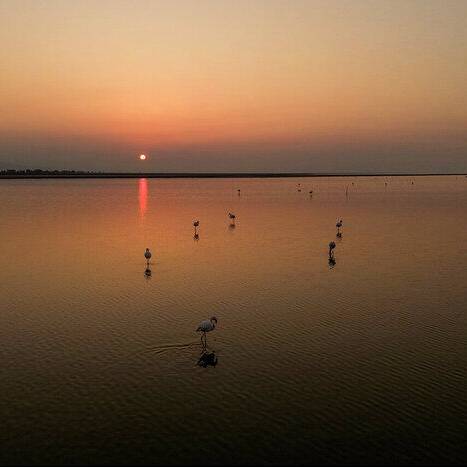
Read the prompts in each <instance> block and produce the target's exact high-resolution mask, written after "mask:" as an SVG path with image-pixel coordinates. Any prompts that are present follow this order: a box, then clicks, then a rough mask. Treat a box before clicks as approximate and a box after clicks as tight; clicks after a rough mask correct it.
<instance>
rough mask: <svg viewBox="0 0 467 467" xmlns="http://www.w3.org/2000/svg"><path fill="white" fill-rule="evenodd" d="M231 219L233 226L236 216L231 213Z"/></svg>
mask: <svg viewBox="0 0 467 467" xmlns="http://www.w3.org/2000/svg"><path fill="white" fill-rule="evenodd" d="M229 218H230V221H231V222H232V225H235V214H233V213H232V212H229Z"/></svg>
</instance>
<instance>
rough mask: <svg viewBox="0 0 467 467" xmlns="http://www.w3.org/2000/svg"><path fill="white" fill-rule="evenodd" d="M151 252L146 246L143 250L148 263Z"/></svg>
mask: <svg viewBox="0 0 467 467" xmlns="http://www.w3.org/2000/svg"><path fill="white" fill-rule="evenodd" d="M151 256H152V255H151V252H150V251H149V248H146V251H145V252H144V257H145V258H146V262H147V263H148V264H149V260H150V259H151Z"/></svg>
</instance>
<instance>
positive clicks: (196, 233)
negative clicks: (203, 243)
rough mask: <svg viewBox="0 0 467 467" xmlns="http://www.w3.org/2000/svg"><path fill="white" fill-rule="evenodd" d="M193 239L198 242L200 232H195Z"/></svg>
mask: <svg viewBox="0 0 467 467" xmlns="http://www.w3.org/2000/svg"><path fill="white" fill-rule="evenodd" d="M193 240H194V241H195V242H197V241H198V240H199V233H198V232H195V234H194V235H193Z"/></svg>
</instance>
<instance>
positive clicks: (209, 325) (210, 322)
mask: <svg viewBox="0 0 467 467" xmlns="http://www.w3.org/2000/svg"><path fill="white" fill-rule="evenodd" d="M216 324H217V318H216V317H215V316H212V317H211V319H205V320H204V321H201V323H199V326H198V327H197V329H196V332H202V334H201V342H203V337H204V342H206V333H207V332H211V331H214V329H215V328H216Z"/></svg>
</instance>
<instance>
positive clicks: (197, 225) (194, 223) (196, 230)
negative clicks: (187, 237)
mask: <svg viewBox="0 0 467 467" xmlns="http://www.w3.org/2000/svg"><path fill="white" fill-rule="evenodd" d="M193 227H194V228H195V236H196V235H197V234H198V227H199V221H194V222H193Z"/></svg>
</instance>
